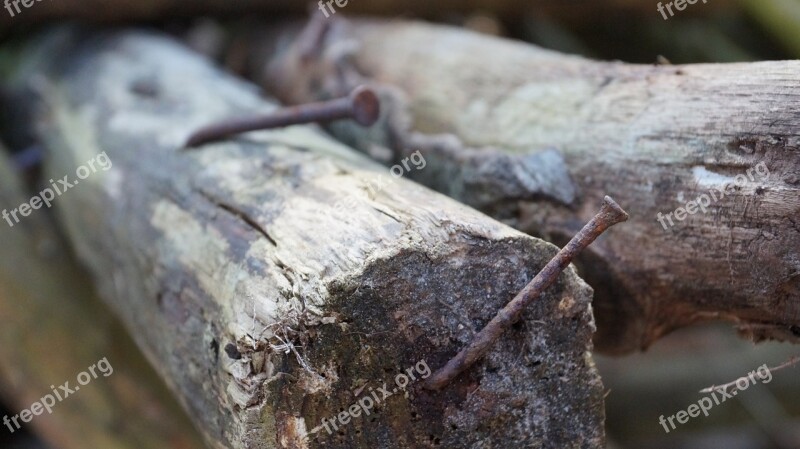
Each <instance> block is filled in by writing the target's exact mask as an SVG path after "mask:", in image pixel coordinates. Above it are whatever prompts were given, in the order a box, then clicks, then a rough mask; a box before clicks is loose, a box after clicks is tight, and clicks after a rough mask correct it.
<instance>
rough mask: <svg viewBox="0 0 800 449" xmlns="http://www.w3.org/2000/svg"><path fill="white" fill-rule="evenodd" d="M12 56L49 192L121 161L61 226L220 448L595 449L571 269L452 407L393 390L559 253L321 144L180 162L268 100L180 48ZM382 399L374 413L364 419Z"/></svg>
mask: <svg viewBox="0 0 800 449" xmlns="http://www.w3.org/2000/svg"><path fill="white" fill-rule="evenodd" d="M53 55H57V56H56V57H54V56H53ZM17 61H18V67H19V69H18V70H17V72H16V73H15V74H13V75H12V76H11V81H10V84H11V85H12V86H16V87H13V89H18V88H21V87H22V86H25V85H28V84H33V85H34V86H38V89H39V90H40V92H41V93H43V94H44V96H43V97H42V99H41V100H40V101H41V103H40V105H41V106H42V107H41V108H34V109H36V110H40V111H44V112H41V113H40V114H44V115H37V116H36V117H33V118H31V122H35V123H38V124H39V127H38V128H39V131H38V136H39V138H40V139H41V142H42V144H43V145H44V147H46V148H47V149H48V154H49V160H48V162H47V164H46V169H47V176H46V177H53V178H54V179H55V178H59V179H60V178H61V177H62V176H63V175H64V174H65V173H71V172H73V171H75V172H76V174H77V171H76V169H75V167H76V166H79V165H80V164H85V163H86V161H88V160H90V159H91V158H92V157H95V156H97V155H98V154H101V152H105V153H104V154H107V156H108V158H109V159H110V160H111V161H113V168H111V169H110V170H108V171H107V172H105V171H98V172H97V173H94V174H93V175H91V176H90V177H88V178H87V179H85V180H81V181H80V185H77V186H75V187H74V188H72V189H71V190H69V191H68V192H67V193H66V194H65V195H63V196H62V197H59V198H58V203H57V205H56V206H57V208H58V212H59V213H60V215H59V216H60V219H61V223H62V224H63V225H64V226H65V227H66V230H67V233H68V235H69V237H70V239H71V241H72V242H73V244H74V246H75V248H76V250H77V253H78V255H79V257H80V258H81V259H82V260H83V261H84V263H85V264H86V265H87V266H88V267H89V269H90V270H91V272H92V273H93V275H94V277H95V279H96V282H97V284H98V287H99V290H100V292H101V294H102V296H103V297H104V298H105V299H107V300H108V301H109V303H110V304H111V305H112V306H113V308H114V309H115V310H116V311H117V312H118V313H119V315H120V316H121V317H122V318H123V320H124V321H125V323H126V325H127V327H128V329H129V330H130V332H131V334H132V335H133V336H134V337H135V338H136V340H137V342H138V343H139V344H140V346H141V347H142V348H143V350H144V351H145V353H147V354H148V356H149V359H150V360H151V361H152V362H153V363H154V364H155V367H156V369H157V370H158V371H159V373H160V374H161V375H162V376H163V377H164V378H165V379H166V380H167V382H168V384H169V385H170V386H171V387H172V388H173V390H174V391H175V392H176V394H177V395H178V397H179V398H180V399H181V401H182V403H183V404H184V405H185V406H186V407H187V408H188V411H189V414H190V416H192V418H194V419H195V422H196V423H197V424H198V426H199V427H200V428H202V429H203V430H204V432H205V436H206V438H207V440H208V442H209V443H210V444H211V446H213V447H226V448H235V449H238V448H247V449H254V448H317V447H327V448H330V447H337V448H338V447H341V448H374V447H382V448H412V447H413V448H416V447H427V446H430V445H441V446H442V447H452V448H462V447H463V448H471V447H479V446H493V447H495V446H503V445H505V446H510V445H519V444H522V445H525V447H565V446H572V447H601V446H602V445H603V408H602V385H601V382H600V379H599V378H598V376H597V373H596V371H595V369H594V365H593V363H592V360H591V352H590V350H591V333H592V331H593V329H594V325H593V321H592V317H591V310H590V306H589V303H590V289H589V288H588V286H587V285H586V284H585V283H583V282H582V281H581V280H580V279H579V278H578V277H577V275H576V273H575V271H574V269H572V268H570V269H568V270H567V271H566V272H565V273H564V274H563V275H562V276H561V277H560V278H559V281H558V282H557V284H556V285H555V286H554V287H553V288H552V290H550V291H549V292H548V293H547V294H546V295H545V296H544V297H542V298H541V300H539V301H537V302H536V304H535V305H534V306H533V307H531V308H530V309H529V310H528V311H527V312H526V313H525V315H524V319H523V320H522V321H520V323H519V324H518V325H517V326H516V328H515V329H514V331H513V332H511V333H509V334H508V335H506V336H504V338H503V339H502V342H501V343H500V344H499V345H498V346H497V347H496V348H495V349H494V351H493V352H492V353H491V354H490V355H489V356H487V358H486V359H485V360H483V361H481V362H479V363H478V364H477V365H476V366H475V367H473V368H472V369H470V370H469V371H467V372H465V373H464V374H463V375H462V376H460V377H459V378H458V379H456V381H455V382H454V383H453V384H451V385H450V386H449V387H447V388H445V389H444V390H443V391H442V392H430V391H425V390H421V389H420V388H419V386H420V384H421V382H412V383H411V384H410V385H409V386H408V387H407V389H406V394H403V391H402V389H400V390H397V393H396V394H393V393H394V391H395V389H393V388H392V385H393V384H394V383H395V381H396V380H399V381H400V382H401V383H402V377H400V374H403V373H407V374H404V375H410V374H416V375H415V377H416V378H417V380H419V379H420V378H425V372H426V371H427V370H426V369H425V367H429V368H430V370H435V369H437V368H439V367H440V366H442V365H443V364H444V362H445V361H446V360H447V359H448V358H449V357H451V356H452V355H454V354H455V353H456V352H457V351H458V350H459V349H461V348H462V347H463V346H464V345H465V344H466V343H467V342H468V341H470V340H471V338H472V337H473V335H474V334H475V333H476V332H477V331H478V330H480V328H482V326H483V325H485V323H487V322H488V321H489V320H490V319H491V318H492V317H493V316H494V314H495V313H496V312H497V310H499V308H500V307H501V306H502V305H503V304H505V303H506V302H507V301H509V300H510V299H511V298H512V297H513V296H514V295H515V294H516V293H517V292H518V291H519V290H520V289H521V288H522V287H523V286H524V285H525V284H526V283H527V282H528V281H529V280H530V279H531V278H532V277H533V275H535V273H536V272H537V270H538V269H539V268H540V267H542V266H543V265H544V264H545V263H546V261H547V260H549V258H551V257H552V256H553V255H554V254H555V252H556V247H554V246H552V245H550V244H548V243H546V242H543V241H541V240H537V239H534V238H531V237H529V236H526V235H524V234H522V233H519V232H518V231H515V230H513V229H511V228H509V227H506V226H504V225H502V224H500V223H498V222H495V221H493V220H491V219H490V218H488V217H486V216H484V215H482V214H480V213H478V212H476V211H473V210H471V209H469V208H467V207H464V206H463V205H460V204H458V203H456V202H454V201H452V200H450V199H447V198H446V197H444V196H441V195H438V194H436V193H434V192H431V191H429V190H427V189H426V188H424V187H421V186H417V185H415V184H413V183H411V182H407V181H405V180H402V179H397V180H393V178H392V176H391V175H389V173H388V172H387V171H386V170H385V169H384V168H383V167H381V166H379V165H377V164H374V163H373V162H370V161H369V160H368V159H367V158H365V157H363V156H361V155H358V154H357V153H356V152H354V151H352V150H351V149H349V148H347V147H345V146H342V145H341V144H339V143H336V142H335V141H333V140H331V139H329V138H327V137H326V136H324V135H321V134H320V132H319V131H318V130H316V129H314V128H311V127H291V128H287V129H283V130H273V131H264V132H259V133H253V134H249V135H247V136H242V137H241V138H236V139H231V140H229V141H226V142H222V143H218V144H212V145H206V146H203V147H201V148H199V149H195V150H186V149H183V148H182V144H183V143H184V142H185V139H186V138H187V136H188V135H189V134H190V132H191V131H193V130H194V129H195V128H196V127H198V126H199V125H204V124H206V123H207V122H209V121H212V120H214V119H219V118H220V117H226V116H228V115H239V114H244V113H254V112H265V111H269V110H272V109H273V108H274V105H271V104H270V103H268V102H266V101H264V100H262V99H261V98H260V97H259V96H258V93H257V91H256V89H254V88H253V87H252V86H251V85H247V84H245V83H243V82H241V81H238V80H237V79H235V78H233V77H231V76H228V75H225V74H223V73H221V72H219V71H217V70H216V69H214V68H212V66H211V64H210V63H209V62H207V61H206V60H204V59H202V58H200V57H199V56H197V55H196V54H193V53H191V52H190V51H188V50H186V49H185V48H183V47H181V46H179V45H177V44H176V43H174V42H172V41H170V40H168V39H166V38H163V37H157V36H153V35H149V34H144V33H138V32H125V33H110V34H95V33H88V34H81V33H70V32H66V31H65V30H61V31H60V32H55V33H54V34H52V35H50V36H49V37H48V38H45V39H40V40H37V41H36V42H34V43H32V44H30V46H29V47H27V48H26V49H23V50H21V53H20V54H19V55H18V56H17ZM31 81H34V82H33V83H32V82H31ZM28 101H30V99H29V100H28ZM406 163H407V164H408V161H406ZM416 168H420V169H424V164H419V165H412V166H410V167H409V169H410V170H415V169H416ZM598 204H599V203H598ZM611 232H613V230H612V231H611ZM408 370H411V373H410V374H408V373H409V371H408ZM383 387H385V388H386V390H387V391H388V392H390V394H391V396H388V397H384V396H383V395H384V394H385V393H383V392H381V391H380V388H383ZM370 396H371V397H373V398H377V399H375V400H376V401H378V402H377V403H376V404H375V407H374V408H373V409H372V410H371V413H370V414H368V415H365V414H362V413H361V410H367V407H366V405H365V406H364V407H365V408H363V409H359V410H356V409H354V408H353V407H352V406H351V405H353V404H356V401H364V402H365V403H366V401H365V400H364V398H368V397H370ZM348 411H352V412H351V413H352V416H351V415H347V412H348ZM351 417H352V422H351V421H350V419H351ZM328 427H330V428H331V429H330V430H331V432H330V433H329V432H328Z"/></svg>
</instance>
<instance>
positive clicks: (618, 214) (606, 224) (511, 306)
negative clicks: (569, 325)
mask: <svg viewBox="0 0 800 449" xmlns="http://www.w3.org/2000/svg"><path fill="white" fill-rule="evenodd" d="M627 219H628V214H627V213H626V212H625V211H624V210H622V208H621V207H620V206H619V205H618V204H617V203H616V202H614V200H613V199H611V197H609V196H606V197H605V198H604V201H603V206H602V208H601V209H600V212H598V214H597V215H595V216H594V218H592V219H591V220H590V221H589V222H588V223H587V224H586V225H585V226H584V227H583V229H581V230H580V232H578V234H577V235H575V237H573V238H572V240H570V241H569V243H567V245H566V246H564V247H563V248H562V249H561V250H560V251H559V252H558V254H556V256H555V257H553V259H552V260H550V262H548V263H547V265H545V266H544V268H542V270H541V271H539V273H537V274H536V276H535V277H534V278H533V280H531V281H530V283H528V285H526V286H525V288H524V289H522V291H520V292H519V293H518V294H517V295H516V296H515V297H514V299H512V300H511V302H509V303H508V304H507V305H506V306H505V307H504V308H503V309H501V310H500V311H499V312H498V313H497V315H496V316H495V317H494V318H493V319H492V320H491V321H490V322H489V324H487V325H486V327H484V328H483V329H482V330H481V331H480V332H479V333H478V335H477V336H475V338H474V339H473V340H472V342H471V343H470V344H469V346H467V347H466V348H464V349H463V350H461V352H459V353H458V354H457V355H456V356H455V357H453V358H452V359H450V361H449V362H447V364H446V365H445V366H444V367H443V368H442V369H440V370H439V371H437V372H435V373H434V374H433V375H432V376H431V377H430V378H428V379H427V380H426V382H425V383H424V384H423V386H424V387H425V388H427V389H429V390H439V389H441V388H443V387H444V386H446V385H447V384H448V383H449V382H450V381H452V380H453V379H454V378H455V377H456V376H458V375H459V374H460V373H462V372H463V371H464V370H466V369H467V368H469V367H470V366H472V364H474V363H475V362H476V361H477V360H479V359H480V358H481V357H483V356H484V355H486V353H487V352H489V349H490V348H491V347H492V345H493V344H494V343H495V342H496V341H497V340H498V339H499V338H500V336H501V335H502V334H503V332H505V331H506V330H507V329H508V328H509V327H511V326H512V325H513V324H514V323H516V322H517V321H518V320H519V318H520V316H522V312H523V311H524V310H525V307H527V306H528V305H529V304H530V303H531V302H533V300H534V299H536V298H538V297H539V296H540V295H541V294H542V292H544V291H545V290H546V289H547V288H548V287H550V285H552V284H553V283H554V282H555V281H556V279H558V276H559V275H560V274H561V272H562V271H564V269H565V268H566V267H567V266H569V264H570V263H571V262H572V260H573V259H574V258H575V256H577V255H578V254H579V253H580V252H581V251H582V250H583V249H584V248H586V247H587V246H589V245H590V244H591V243H592V242H593V241H594V240H595V239H596V238H597V237H599V236H600V234H602V233H603V232H604V231H605V230H606V229H608V228H610V227H611V226H613V225H615V224H617V223H621V222H623V221H626V220H627Z"/></svg>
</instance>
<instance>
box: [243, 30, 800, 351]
mask: <svg viewBox="0 0 800 449" xmlns="http://www.w3.org/2000/svg"><path fill="white" fill-rule="evenodd" d="M286 28H287V29H283V30H280V29H276V30H274V31H273V32H272V34H270V35H269V36H267V37H263V38H261V41H260V42H257V43H254V47H255V48H256V50H255V51H254V53H253V56H252V58H251V59H252V61H253V69H252V72H251V74H250V76H252V77H253V78H255V79H258V80H259V81H260V83H261V84H263V85H264V86H267V87H268V88H270V89H271V90H272V91H273V92H274V93H275V94H277V95H278V96H279V97H281V98H282V99H283V100H284V101H287V102H289V103H296V102H302V101H309V100H312V99H317V98H326V97H329V96H332V95H336V94H337V93H338V92H340V91H342V90H344V89H347V88H348V87H349V86H350V85H352V84H355V83H364V82H371V83H373V84H374V85H375V87H376V88H380V87H381V86H383V91H384V94H383V95H384V97H385V103H386V104H388V105H390V106H389V107H388V108H387V109H388V111H386V112H385V118H384V120H383V122H382V123H383V124H382V126H379V127H378V128H377V129H370V130H366V131H364V130H359V129H357V128H354V127H352V126H349V125H347V124H341V125H334V126H331V127H330V129H331V131H333V132H334V133H335V134H336V135H337V136H338V137H339V138H340V139H341V140H343V141H345V142H349V143H353V144H357V146H358V147H359V148H360V149H361V150H362V151H365V152H369V153H370V154H373V155H376V154H387V155H388V161H389V162H390V163H394V161H395V160H396V159H397V158H402V157H404V156H405V155H406V154H407V153H408V152H409V151H417V150H419V151H421V152H422V154H424V155H425V157H426V159H428V160H429V164H430V165H431V168H430V169H428V170H426V171H425V172H422V173H412V177H413V178H414V179H416V180H418V181H420V182H422V183H424V184H426V185H428V186H430V187H433V188H435V189H437V190H439V191H441V192H444V193H446V194H448V195H450V196H452V197H454V198H456V199H458V200H460V201H462V202H464V203H466V204H469V205H472V206H474V207H477V208H479V209H481V210H483V211H485V212H487V213H489V214H491V215H493V216H495V217H496V218H500V219H503V220H505V221H506V222H508V223H509V224H512V225H513V226H515V227H517V228H518V229H521V230H524V231H525V232H528V233H530V234H532V235H536V236H541V237H544V238H546V239H548V240H552V241H554V242H557V243H563V242H565V241H566V240H567V239H568V238H569V236H571V235H572V234H573V233H574V232H575V230H577V229H578V228H579V227H580V226H581V224H582V223H583V222H584V221H585V220H586V219H588V218H589V217H590V216H591V214H592V213H593V211H594V208H595V206H594V205H595V204H597V202H598V201H599V199H600V198H602V196H603V195H604V194H610V195H612V196H613V197H614V198H615V199H617V200H618V201H619V203H620V204H621V205H622V206H623V207H624V208H625V209H626V210H628V211H629V212H630V214H631V221H630V222H629V224H628V225H627V226H625V227H624V228H622V229H620V230H619V231H618V232H616V233H613V234H612V235H609V236H608V237H607V238H604V239H602V240H601V241H599V242H598V243H597V244H595V245H593V246H592V248H591V250H590V252H589V253H584V255H583V256H582V262H581V263H579V270H580V272H581V274H582V276H583V277H584V278H585V279H586V280H587V282H589V284H590V285H591V286H592V287H593V288H594V289H595V298H594V307H595V314H596V319H597V322H598V335H597V336H596V339H595V344H596V345H597V347H598V350H601V351H605V352H609V353H624V352H627V351H632V350H637V349H642V348H646V347H647V346H648V345H650V344H651V343H652V342H653V341H654V340H656V339H657V338H659V337H660V336H662V335H664V334H666V333H668V332H670V331H671V330H673V329H676V328H679V327H682V326H686V325H689V324H692V323H695V322H700V321H706V320H716V319H722V320H728V321H731V322H734V323H736V326H737V328H738V329H739V330H740V331H741V332H742V333H744V334H746V335H748V336H750V337H752V338H754V339H756V340H762V339H778V340H789V341H797V339H798V337H799V336H800V307H798V304H800V226H799V225H798V216H800V214H799V213H800V150H799V149H800V138H798V136H797V133H796V129H795V128H796V124H797V122H798V118H800V109H799V108H798V105H797V103H796V102H795V101H794V97H795V95H796V94H797V93H798V92H799V90H798V89H799V88H798V86H800V75H798V73H800V70H798V69H800V62H798V61H782V62H761V63H747V64H716V65H715V64H708V65H685V66H649V65H648V66H646V65H629V64H623V63H604V62H595V61H590V60H586V59H582V58H578V57H571V56H565V55H562V54H558V53H555V52H550V51H546V50H543V49H539V48H537V47H534V46H531V45H523V44H519V43H515V42H510V41H505V40H502V39H498V38H492V37H486V36H481V35H477V34H474V33H468V32H464V31H461V30H458V29H452V28H447V27H441V26H433V25H425V24H422V23H414V22H392V23H387V22H381V21H378V20H374V21H344V20H339V21H336V22H335V23H334V24H328V26H327V27H326V28H324V29H326V30H327V31H326V32H325V33H323V34H322V35H318V36H311V34H312V33H310V30H311V28H309V29H307V30H306V32H305V33H304V34H302V35H300V37H299V38H297V39H296V41H295V42H294V43H293V44H291V45H284V44H283V43H285V42H291V41H292V39H294V38H295V36H298V33H299V30H298V29H297V28H296V27H292V26H287V27H286ZM308 42H319V44H318V45H317V46H316V47H309V46H308ZM308 48H312V50H313V51H309V50H308ZM476 55H480V57H476ZM381 149H382V150H381ZM387 149H388V150H387ZM553 149H555V150H553ZM554 151H555V154H554ZM725 186H728V189H727V190H726V193H724V194H721V192H719V190H724V189H725ZM720 196H723V197H722V198H720ZM694 200H698V201H701V202H703V209H700V208H699V207H698V205H697V203H696V202H693V203H691V205H688V206H687V204H688V202H689V201H694ZM687 208H691V210H689V212H688V213H687ZM667 214H672V215H670V218H669V219H667V218H665V217H666V216H667ZM662 223H663V224H662ZM670 223H671V224H670Z"/></svg>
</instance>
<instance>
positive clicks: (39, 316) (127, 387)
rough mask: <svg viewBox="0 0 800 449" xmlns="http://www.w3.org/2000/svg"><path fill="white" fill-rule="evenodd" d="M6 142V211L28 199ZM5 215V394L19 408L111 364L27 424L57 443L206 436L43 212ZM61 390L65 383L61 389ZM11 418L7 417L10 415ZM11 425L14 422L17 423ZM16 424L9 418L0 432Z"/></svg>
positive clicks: (1, 388) (0, 306)
mask: <svg viewBox="0 0 800 449" xmlns="http://www.w3.org/2000/svg"><path fill="white" fill-rule="evenodd" d="M30 198H31V197H30V195H26V194H25V190H24V188H23V186H22V183H21V181H20V179H19V177H18V176H17V173H15V172H14V171H13V170H12V168H11V166H10V164H9V160H8V159H7V158H6V156H5V153H4V152H3V149H2V148H1V147H0V210H11V209H13V208H16V207H17V206H19V205H20V204H22V203H24V202H28V201H29V200H30ZM35 212H36V213H34V214H33V215H31V216H29V217H26V218H25V219H24V221H23V222H21V223H18V224H15V225H14V226H13V227H10V226H8V225H7V223H6V222H5V221H2V222H0V241H2V242H3V249H2V251H0V395H2V396H3V397H5V398H6V399H7V404H9V405H11V406H13V407H14V409H13V410H14V413H18V412H19V411H21V410H23V409H30V408H31V404H33V403H34V402H38V401H40V399H41V398H42V397H43V396H44V395H47V394H52V393H51V385H56V388H57V389H58V386H59V385H62V384H63V383H64V382H70V386H71V387H75V386H78V385H77V382H76V376H77V375H78V374H79V373H81V372H83V371H86V370H87V368H88V367H89V366H92V365H93V364H95V363H97V362H98V361H99V360H101V359H106V360H107V361H108V363H109V364H110V365H111V367H112V368H113V371H107V372H110V374H109V375H108V377H106V376H105V375H99V376H98V378H97V379H95V380H93V381H92V383H90V384H88V385H87V386H84V387H83V388H82V389H81V390H80V391H76V392H75V393H74V394H73V395H70V396H69V397H66V398H64V401H63V402H58V403H57V404H56V405H55V406H54V407H53V408H52V413H46V412H45V413H43V414H41V415H38V416H34V417H33V420H32V421H31V422H30V423H29V424H25V423H23V422H22V421H18V422H19V423H20V424H21V425H23V426H25V427H28V428H30V427H32V428H33V430H35V432H36V433H38V434H39V436H40V437H42V438H43V439H45V440H46V441H47V442H48V443H49V444H51V445H52V447H57V448H59V449H85V448H104V449H188V448H201V447H203V441H202V439H201V438H200V436H199V433H198V432H197V431H196V430H195V429H194V428H193V427H192V425H191V424H190V422H189V420H188V419H187V417H186V415H185V413H184V412H183V410H181V408H180V406H179V405H178V403H177V401H175V400H174V398H173V397H172V396H171V395H170V394H169V391H168V390H167V388H166V386H165V385H164V384H163V382H162V381H161V379H159V378H158V376H157V375H156V373H155V372H154V371H153V369H152V368H151V367H150V366H149V365H148V363H147V361H146V360H145V358H144V356H143V355H142V354H141V352H139V350H138V349H137V348H136V345H135V344H134V343H133V340H131V338H130V337H129V336H128V335H127V334H126V333H125V331H124V329H123V328H122V324H121V323H120V322H119V320H118V319H116V318H115V317H114V316H113V315H112V314H111V312H110V311H109V310H108V308H107V307H106V306H105V305H104V304H103V303H102V302H101V301H100V299H99V298H97V296H96V295H95V293H94V292H93V290H92V288H91V279H90V278H89V277H88V276H87V274H86V273H85V272H84V271H83V270H81V269H80V268H78V266H77V263H76V262H75V260H74V259H73V258H71V257H70V255H69V252H68V248H67V247H66V246H65V242H64V241H63V239H62V238H61V237H60V235H59V234H58V233H57V232H56V231H55V229H54V226H53V223H52V222H51V221H50V217H49V216H48V215H47V213H46V211H44V210H39V211H35ZM58 391H61V390H58ZM8 418H9V419H10V418H11V416H9V417H8ZM12 426H13V423H12ZM11 430H14V433H17V434H18V433H20V431H19V430H17V429H16V427H12V429H8V428H7V427H6V426H5V425H2V427H0V432H10V431H11Z"/></svg>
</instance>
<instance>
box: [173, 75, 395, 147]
mask: <svg viewBox="0 0 800 449" xmlns="http://www.w3.org/2000/svg"><path fill="white" fill-rule="evenodd" d="M379 115H380V104H379V101H378V97H377V95H376V94H375V92H374V91H372V90H371V89H369V88H367V87H363V86H362V87H357V88H356V89H354V90H353V91H352V92H351V93H350V95H348V96H347V97H344V98H337V99H335V100H330V101H323V102H318V103H309V104H304V105H298V106H291V107H286V108H282V109H279V110H277V111H275V112H273V113H271V114H268V115H263V116H257V117H242V118H234V119H228V120H224V121H221V122H218V123H214V124H212V125H208V126H204V127H202V128H200V129H199V130H197V131H195V132H194V133H192V135H191V136H189V139H188V140H187V142H186V146H187V147H194V146H198V145H202V144H204V143H208V142H213V141H216V140H221V139H224V138H226V137H229V136H232V135H234V134H240V133H244V132H248V131H257V130H262V129H273V128H280V127H283V126H290V125H298V124H303V123H315V122H330V121H334V120H340V119H348V118H349V119H353V120H355V121H356V122H357V123H359V124H360V125H363V126H371V125H372V124H374V123H375V122H376V121H377V120H378V116H379Z"/></svg>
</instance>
